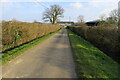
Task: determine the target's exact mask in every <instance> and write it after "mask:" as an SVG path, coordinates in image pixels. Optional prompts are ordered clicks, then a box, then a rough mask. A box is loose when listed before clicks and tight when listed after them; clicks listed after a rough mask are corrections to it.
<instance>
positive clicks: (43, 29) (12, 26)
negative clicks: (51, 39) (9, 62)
mask: <svg viewBox="0 0 120 80" xmlns="http://www.w3.org/2000/svg"><path fill="white" fill-rule="evenodd" d="M58 29H60V27H58V26H56V25H52V24H43V23H40V22H37V23H27V22H20V21H16V20H13V21H4V22H2V51H5V50H7V49H10V48H14V47H16V46H19V45H20V44H23V43H26V42H29V41H31V40H33V39H36V38H38V37H42V36H44V35H47V34H49V33H52V32H54V31H57V30H58Z"/></svg>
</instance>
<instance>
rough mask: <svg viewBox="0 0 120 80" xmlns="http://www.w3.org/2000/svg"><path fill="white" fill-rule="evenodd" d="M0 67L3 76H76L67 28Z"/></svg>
mask: <svg viewBox="0 0 120 80" xmlns="http://www.w3.org/2000/svg"><path fill="white" fill-rule="evenodd" d="M2 69H3V72H2V74H3V77H4V78H76V73H75V64H74V61H73V57H72V51H71V48H70V43H69V39H68V36H67V30H66V29H62V30H61V32H59V33H57V34H55V35H54V36H52V37H51V38H49V39H47V40H45V41H44V42H42V43H40V44H38V45H36V46H34V47H33V48H31V49H30V50H28V51H26V52H25V53H24V54H22V55H20V56H19V57H17V58H16V59H14V60H12V61H11V62H10V63H8V64H5V65H4V66H3V68H2Z"/></svg>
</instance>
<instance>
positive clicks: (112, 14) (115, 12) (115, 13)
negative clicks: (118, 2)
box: [110, 9, 118, 24]
mask: <svg viewBox="0 0 120 80" xmlns="http://www.w3.org/2000/svg"><path fill="white" fill-rule="evenodd" d="M110 18H111V20H112V22H113V23H115V24H117V23H118V10H117V9H114V10H112V11H111V12H110Z"/></svg>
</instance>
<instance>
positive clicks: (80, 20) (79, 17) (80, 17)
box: [77, 15, 84, 23]
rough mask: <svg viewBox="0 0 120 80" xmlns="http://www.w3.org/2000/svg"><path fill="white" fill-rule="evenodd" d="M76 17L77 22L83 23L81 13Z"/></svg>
mask: <svg viewBox="0 0 120 80" xmlns="http://www.w3.org/2000/svg"><path fill="white" fill-rule="evenodd" d="M77 19H78V22H79V23H84V16H83V15H79V16H78V17H77Z"/></svg>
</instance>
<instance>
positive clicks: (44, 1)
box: [0, 0, 119, 22]
mask: <svg viewBox="0 0 120 80" xmlns="http://www.w3.org/2000/svg"><path fill="white" fill-rule="evenodd" d="M118 1H119V0H74V1H73V0H2V1H1V2H0V10H1V11H2V14H0V15H1V16H0V18H2V20H12V19H16V20H19V21H25V22H33V21H34V20H36V21H40V22H43V21H42V16H43V12H44V11H45V8H49V6H50V5H54V4H58V5H60V6H61V7H62V8H64V10H65V12H64V17H63V18H60V19H61V21H69V20H70V21H76V20H77V17H78V16H79V15H83V16H84V17H85V21H92V20H96V19H98V18H99V16H100V15H102V14H106V15H107V16H108V14H109V13H110V11H111V10H113V9H117V7H118Z"/></svg>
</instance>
